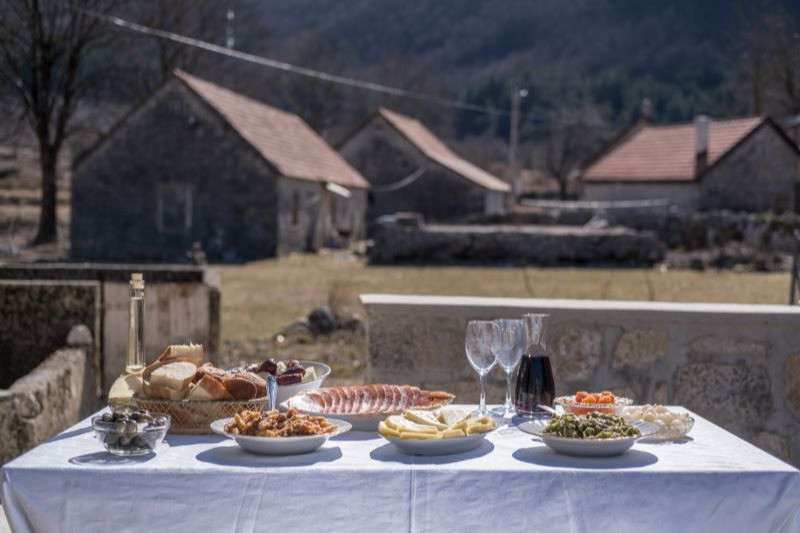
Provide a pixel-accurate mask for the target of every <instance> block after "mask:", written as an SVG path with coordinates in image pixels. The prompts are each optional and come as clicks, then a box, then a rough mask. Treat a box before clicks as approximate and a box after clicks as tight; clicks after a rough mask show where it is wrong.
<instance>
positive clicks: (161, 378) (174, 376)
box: [149, 361, 197, 392]
mask: <svg viewBox="0 0 800 533" xmlns="http://www.w3.org/2000/svg"><path fill="white" fill-rule="evenodd" d="M196 373H197V365H195V364H194V363H192V362H190V361H177V362H174V363H168V364H165V365H162V366H160V367H158V368H156V369H155V370H153V372H152V373H151V374H150V379H149V382H150V385H152V386H157V387H166V388H168V389H172V390H174V391H183V392H185V391H186V389H187V388H188V387H189V384H190V383H191V382H192V380H194V375H195V374H196Z"/></svg>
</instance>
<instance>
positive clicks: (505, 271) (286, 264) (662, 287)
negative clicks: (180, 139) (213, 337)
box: [221, 254, 789, 340]
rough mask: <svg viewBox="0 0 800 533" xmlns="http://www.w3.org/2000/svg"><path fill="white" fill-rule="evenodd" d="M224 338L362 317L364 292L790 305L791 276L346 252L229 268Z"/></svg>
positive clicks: (224, 286) (253, 336)
mask: <svg viewBox="0 0 800 533" xmlns="http://www.w3.org/2000/svg"><path fill="white" fill-rule="evenodd" d="M221 270H222V305H223V308H222V321H223V325H222V334H223V337H224V339H226V340H245V339H264V338H268V337H271V336H273V335H275V334H276V333H278V332H279V331H280V330H281V329H282V328H283V327H284V326H286V325H287V324H289V323H290V322H292V321H293V320H294V319H295V318H297V317H301V316H305V315H307V314H308V312H309V311H310V310H311V309H313V308H314V307H317V306H321V305H330V306H331V307H332V308H334V309H344V310H346V311H347V312H358V310H359V309H358V308H359V305H358V295H359V294H360V293H367V292H371V293H380V292H385V293H401V294H439V295H466V296H507V297H523V298H524V297H534V298H577V299H609V300H653V301H668V302H730V303H759V304H783V303H786V299H787V297H788V292H789V274H788V273H738V272H730V271H725V272H694V271H688V270H674V271H665V272H662V271H660V270H657V269H651V270H645V269H593V268H511V267H509V268H503V267H466V266H452V267H438V266H437V267H425V266H408V267H405V266H404V267H386V266H380V267H378V266H367V265H365V264H364V263H363V262H362V261H359V260H355V259H353V258H352V257H351V256H347V255H344V254H331V255H322V256H315V255H295V256H290V257H286V258H281V259H272V260H266V261H258V262H253V263H248V264H245V265H240V266H223V267H221Z"/></svg>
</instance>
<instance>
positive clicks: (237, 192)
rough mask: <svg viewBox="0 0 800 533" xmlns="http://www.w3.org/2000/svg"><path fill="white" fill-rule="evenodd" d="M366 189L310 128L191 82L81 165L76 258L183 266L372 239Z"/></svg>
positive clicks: (145, 110)
mask: <svg viewBox="0 0 800 533" xmlns="http://www.w3.org/2000/svg"><path fill="white" fill-rule="evenodd" d="M368 185H369V184H368V183H367V182H366V180H365V179H364V178H363V177H362V176H361V174H359V173H358V172H357V171H356V170H355V169H354V168H353V167H351V166H350V165H349V164H348V163H347V162H346V161H345V160H344V159H343V158H342V157H341V156H340V155H339V154H338V153H337V152H336V151H335V150H334V149H333V148H331V147H330V146H329V145H328V144H327V143H326V142H325V141H324V140H323V139H322V138H321V137H319V136H318V135H317V134H316V133H315V132H314V131H313V130H312V129H311V128H310V127H309V126H308V125H307V124H306V123H305V122H303V120H302V119H301V118H300V117H298V116H296V115H294V114H291V113H286V112H284V111H281V110H278V109H275V108H273V107H270V106H268V105H266V104H263V103H261V102H259V101H256V100H253V99H250V98H247V97H245V96H242V95H240V94H237V93H235V92H232V91H230V90H227V89H225V88H223V87H220V86H218V85H215V84H213V83H211V82H208V81H205V80H202V79H199V78H196V77H194V76H190V75H189V74H187V73H185V72H182V71H179V70H177V71H175V73H174V75H173V76H172V77H171V78H170V80H168V81H167V82H166V83H165V84H164V85H162V86H161V87H160V88H159V89H157V90H156V91H155V92H154V93H153V94H152V95H151V96H150V97H149V98H148V99H147V100H146V101H145V102H143V103H142V104H141V105H140V106H138V107H137V108H135V109H134V110H133V111H132V112H130V113H129V114H128V115H127V116H126V117H124V118H123V119H122V120H121V121H120V122H119V123H118V124H117V125H116V126H114V127H113V128H112V129H111V131H110V132H109V133H108V135H106V136H105V137H104V138H103V139H101V140H100V141H99V142H98V143H97V144H96V145H95V146H94V147H93V148H91V149H90V150H89V151H88V152H87V153H85V154H84V155H83V156H82V157H81V158H80V159H79V160H78V161H77V163H76V165H75V168H74V171H73V183H72V222H71V229H70V231H71V241H72V247H71V255H72V257H73V259H79V260H102V261H165V260H166V261H181V260H184V261H185V260H186V259H187V257H188V255H189V254H188V253H187V252H188V251H189V250H191V249H192V247H193V244H194V243H199V244H200V246H201V247H202V249H203V251H205V253H206V255H207V257H208V258H209V259H211V260H215V261H219V260H224V261H238V260H249V259H255V258H262V257H269V256H274V255H276V254H283V253H286V252H291V251H307V250H315V249H317V248H318V247H320V246H321V245H323V244H326V243H327V241H328V240H329V239H330V238H331V237H332V236H335V235H337V234H338V235H344V236H349V237H358V236H360V235H362V234H363V233H364V216H365V212H366V199H367V198H366V194H367V193H366V190H367V187H368Z"/></svg>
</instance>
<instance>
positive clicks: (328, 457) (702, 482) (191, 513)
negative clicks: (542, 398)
mask: <svg viewBox="0 0 800 533" xmlns="http://www.w3.org/2000/svg"><path fill="white" fill-rule="evenodd" d="M693 416H695V419H696V420H697V423H696V425H695V427H694V430H693V431H692V433H691V434H690V437H691V439H689V440H687V441H686V442H683V443H670V444H644V443H637V444H636V445H635V446H634V448H633V449H632V450H630V451H628V452H627V453H626V454H624V455H622V456H619V457H614V458H597V459H583V458H572V457H567V456H561V455H557V454H555V453H553V452H551V451H550V450H549V449H548V448H547V447H545V446H544V445H543V444H542V443H541V442H540V441H538V439H535V438H533V437H531V436H530V435H527V434H524V433H522V432H520V431H519V430H517V429H510V428H506V429H500V430H498V431H496V432H495V433H493V434H492V435H490V436H489V437H488V440H487V442H485V443H484V445H482V446H481V448H479V449H478V450H476V451H473V452H469V453H466V454H462V455H457V456H444V457H429V458H423V457H413V456H406V455H401V454H399V453H398V452H397V451H396V450H395V448H394V447H393V446H392V445H391V444H389V443H387V442H386V441H385V440H383V439H382V438H380V437H378V436H377V435H376V434H369V433H362V432H351V433H349V434H346V435H342V436H341V437H338V438H336V439H333V440H331V441H329V442H328V444H327V445H326V446H325V447H324V448H322V449H320V450H319V451H317V452H315V453H312V454H308V455H303V456H294V457H281V458H270V457H261V456H255V455H249V454H247V453H244V452H242V451H241V450H240V449H239V448H238V447H237V445H236V444H235V443H234V442H233V441H231V440H224V439H222V438H220V437H217V436H177V435H176V436H168V437H167V442H168V444H167V445H163V447H162V448H160V449H159V452H158V454H157V455H156V456H153V457H147V458H115V457H113V456H111V455H109V454H107V453H106V452H105V451H103V450H102V448H101V446H100V443H99V442H97V441H95V440H94V436H93V434H92V432H91V429H90V427H89V422H88V420H84V421H82V422H80V423H79V424H77V425H76V426H74V427H73V428H70V429H69V430H67V431H65V432H64V433H62V434H60V435H58V436H57V437H55V438H53V439H52V440H50V441H49V442H47V443H45V444H42V445H41V446H38V447H36V448H35V449H33V450H31V451H30V452H28V453H26V454H24V455H22V456H21V457H19V458H17V459H15V460H13V461H11V462H9V463H8V464H6V465H5V466H4V467H3V480H4V483H3V508H4V509H5V512H6V515H7V517H8V520H9V523H10V524H11V526H12V529H13V530H14V531H17V532H24V531H30V530H33V531H42V532H51V531H65V532H76V531H82V532H90V531H98V532H109V531H215V532H216V531H245V532H249V531H269V532H273V531H380V532H381V533H388V532H392V531H480V532H487V531H547V532H548V533H556V532H559V531H570V532H578V531H580V532H583V531H586V532H596V531H614V532H622V531H637V532H642V531H725V532H733V531H751V532H755V531H800V472H798V470H796V469H795V468H793V467H791V466H789V465H787V464H785V463H783V462H781V461H779V460H778V459H775V458H774V457H772V456H770V455H768V454H767V453H765V452H763V451H761V450H759V449H758V448H755V447H753V446H751V445H750V444H748V443H746V442H744V441H743V440H741V439H739V438H737V437H735V436H733V435H732V434H730V433H728V432H726V431H724V430H723V429H721V428H719V427H717V426H715V425H713V424H711V423H710V422H708V421H706V420H704V419H702V418H700V417H698V416H696V415H693Z"/></svg>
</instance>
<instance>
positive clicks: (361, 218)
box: [331, 189, 367, 240]
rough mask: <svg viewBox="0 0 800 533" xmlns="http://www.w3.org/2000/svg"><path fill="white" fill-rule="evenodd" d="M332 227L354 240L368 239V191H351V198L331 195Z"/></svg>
mask: <svg viewBox="0 0 800 533" xmlns="http://www.w3.org/2000/svg"><path fill="white" fill-rule="evenodd" d="M331 213H332V217H333V218H332V220H331V223H332V226H333V227H334V229H335V230H336V231H337V232H338V233H339V234H340V235H341V236H346V237H348V238H350V239H351V240H353V239H356V240H357V239H363V238H365V237H366V227H367V225H366V217H367V191H366V190H364V189H350V198H344V197H342V196H338V195H335V194H332V195H331Z"/></svg>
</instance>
